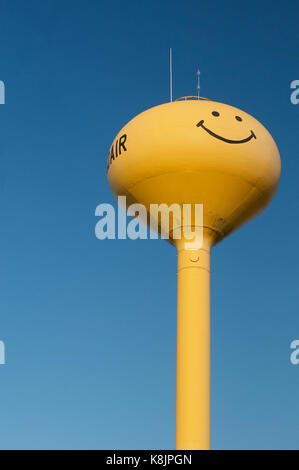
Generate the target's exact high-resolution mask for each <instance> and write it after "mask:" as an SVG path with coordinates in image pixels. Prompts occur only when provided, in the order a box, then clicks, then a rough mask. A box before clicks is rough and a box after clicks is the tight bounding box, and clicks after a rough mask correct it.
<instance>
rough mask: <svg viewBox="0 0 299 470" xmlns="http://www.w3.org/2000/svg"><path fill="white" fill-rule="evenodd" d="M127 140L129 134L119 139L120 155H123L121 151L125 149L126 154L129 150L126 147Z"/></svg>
mask: <svg viewBox="0 0 299 470" xmlns="http://www.w3.org/2000/svg"><path fill="white" fill-rule="evenodd" d="M126 140H127V134H124V135H122V136H121V138H120V139H119V155H121V149H122V148H123V150H124V152H126V150H127V148H126V146H125V142H126Z"/></svg>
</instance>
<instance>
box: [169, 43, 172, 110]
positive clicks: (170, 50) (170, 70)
mask: <svg viewBox="0 0 299 470" xmlns="http://www.w3.org/2000/svg"><path fill="white" fill-rule="evenodd" d="M169 78H170V102H172V47H171V48H170V49H169Z"/></svg>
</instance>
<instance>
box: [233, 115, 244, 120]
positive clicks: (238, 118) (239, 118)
mask: <svg viewBox="0 0 299 470" xmlns="http://www.w3.org/2000/svg"><path fill="white" fill-rule="evenodd" d="M235 117H236V119H237V121H243V119H242V118H241V117H240V116H235Z"/></svg>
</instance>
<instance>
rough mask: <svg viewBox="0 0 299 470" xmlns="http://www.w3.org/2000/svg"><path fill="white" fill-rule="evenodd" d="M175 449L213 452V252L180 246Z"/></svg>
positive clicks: (206, 249)
mask: <svg viewBox="0 0 299 470" xmlns="http://www.w3.org/2000/svg"><path fill="white" fill-rule="evenodd" d="M177 248H178V297H177V384H176V449H180V450H184V449H185V450H196V449H202V450H206V449H210V249H209V247H208V248H202V249H199V250H186V249H184V246H178V247H177Z"/></svg>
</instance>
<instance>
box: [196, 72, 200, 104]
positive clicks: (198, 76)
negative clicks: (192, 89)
mask: <svg viewBox="0 0 299 470" xmlns="http://www.w3.org/2000/svg"><path fill="white" fill-rule="evenodd" d="M199 79H200V71H199V70H197V96H198V99H199V90H200V85H199Z"/></svg>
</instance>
